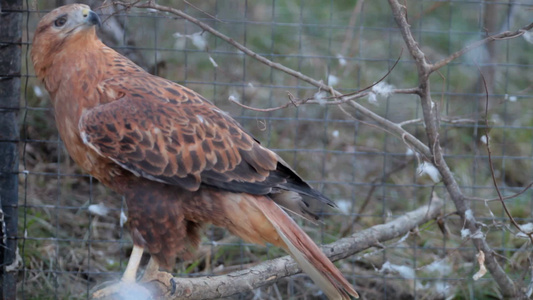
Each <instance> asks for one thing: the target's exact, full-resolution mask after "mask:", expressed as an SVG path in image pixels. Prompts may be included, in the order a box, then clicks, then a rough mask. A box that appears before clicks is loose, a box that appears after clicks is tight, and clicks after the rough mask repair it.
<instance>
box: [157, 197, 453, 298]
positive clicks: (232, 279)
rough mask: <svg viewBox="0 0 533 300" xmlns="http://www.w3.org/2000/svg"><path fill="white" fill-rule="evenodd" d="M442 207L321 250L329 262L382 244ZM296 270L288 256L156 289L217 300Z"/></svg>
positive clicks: (426, 208) (167, 294) (430, 217)
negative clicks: (173, 288)
mask: <svg viewBox="0 0 533 300" xmlns="http://www.w3.org/2000/svg"><path fill="white" fill-rule="evenodd" d="M443 205H444V201H442V200H440V199H436V200H433V201H432V203H431V205H427V206H423V207H420V208H418V209H416V210H414V211H411V212H408V213H406V214H405V215H403V216H401V217H399V218H397V219H395V220H393V221H390V222H388V223H385V224H380V225H376V226H373V227H371V228H368V229H365V230H363V231H360V232H358V233H355V234H353V235H352V236H350V237H346V238H342V239H340V240H338V241H336V242H334V243H331V244H329V245H325V246H323V247H322V250H323V251H324V253H326V255H327V256H328V257H329V258H330V259H331V260H332V261H337V260H339V259H343V258H346V257H348V256H350V255H353V254H355V253H358V252H361V251H363V250H365V249H368V248H371V247H374V246H376V245H380V244H381V243H382V242H384V241H388V240H391V239H394V238H398V237H401V236H404V235H405V234H407V233H408V232H409V231H410V230H412V229H413V228H416V227H417V226H419V225H421V224H424V223H426V222H428V221H430V220H433V219H436V218H437V217H438V216H440V215H441V214H442V207H443ZM300 271H301V270H300V269H299V267H298V265H297V264H296V263H295V262H294V260H293V259H292V258H291V257H290V256H284V257H281V258H277V259H273V260H269V261H267V262H264V263H261V264H258V265H256V266H254V267H251V268H248V269H245V270H241V271H236V272H232V273H229V274H226V275H220V276H208V277H197V278H174V280H175V283H176V285H175V287H176V293H175V294H173V295H171V294H170V291H171V289H172V286H169V284H168V283H167V282H161V284H160V285H158V287H159V292H160V293H161V294H162V295H164V299H218V298H222V297H229V296H231V295H235V294H238V293H243V292H246V291H250V290H253V289H256V288H259V287H262V286H265V285H269V284H272V283H274V282H276V281H277V280H279V279H280V278H283V277H287V276H291V275H294V274H297V273H299V272H300Z"/></svg>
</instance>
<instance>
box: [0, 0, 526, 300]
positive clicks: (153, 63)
mask: <svg viewBox="0 0 533 300" xmlns="http://www.w3.org/2000/svg"><path fill="white" fill-rule="evenodd" d="M68 2H69V1H68V0H55V1H51V0H46V1H32V0H26V1H20V0H19V1H15V0H2V7H1V9H2V11H1V13H2V21H1V22H0V23H1V24H0V28H2V30H1V32H0V37H1V39H2V40H1V41H0V43H1V47H0V53H2V55H1V56H2V57H1V58H0V61H1V62H2V64H1V66H0V67H1V68H0V73H1V74H0V78H1V80H0V85H1V86H2V89H1V91H2V93H1V94H0V96H1V97H2V98H1V100H0V101H1V102H0V106H1V107H0V116H1V117H0V130H1V131H2V132H0V139H1V140H0V162H1V164H2V165H1V166H0V167H1V168H0V170H1V172H2V173H1V174H0V178H1V179H2V182H1V183H0V186H1V187H0V192H1V194H0V197H1V198H0V200H1V203H2V214H1V216H0V217H1V218H2V225H3V227H2V247H1V249H0V253H1V254H2V273H1V279H2V289H3V297H4V298H5V299H9V298H14V297H16V298H18V299H67V298H68V299H78V298H89V297H90V292H91V289H93V288H94V287H95V286H96V285H97V284H100V283H102V282H105V281H108V280H116V279H118V278H119V277H120V275H121V273H122V272H123V270H124V268H125V263H126V262H127V258H128V256H129V252H130V251H131V249H132V242H131V239H130V237H129V235H128V234H127V231H126V230H125V229H124V228H123V226H122V221H121V220H123V219H122V218H123V215H124V214H127V208H126V207H125V203H124V201H123V200H122V197H121V196H120V195H117V194H115V193H113V192H111V191H110V190H109V189H107V188H105V187H104V186H102V185H101V184H100V183H99V182H97V180H95V179H93V178H92V177H90V176H89V175H87V174H85V173H83V172H81V171H80V169H79V168H78V167H77V166H76V165H75V164H74V162H73V161H72V160H71V159H70V158H69V156H68V154H67V152H66V150H65V148H64V145H63V144H62V142H61V139H60V137H59V135H58V132H57V129H56V126H55V122H54V115H53V111H52V109H51V104H50V98H49V95H48V93H47V92H46V90H45V89H44V86H43V85H42V84H41V83H40V82H38V80H37V78H36V77H35V75H34V71H33V66H32V63H31V59H30V57H29V51H30V49H31V41H32V38H33V35H34V30H35V28H36V24H37V22H38V20H39V19H40V18H41V17H42V16H44V14H45V13H46V12H48V11H50V10H51V9H53V8H55V7H57V6H59V5H62V4H66V3H68ZM84 2H85V3H87V4H89V5H90V6H91V7H92V8H93V10H95V11H96V12H97V13H99V14H100V15H101V16H102V20H103V21H104V22H103V26H102V27H101V29H99V31H98V34H99V36H100V37H101V38H102V40H103V41H104V42H105V43H106V44H107V45H108V46H110V47H112V48H114V49H116V50H117V51H119V52H121V53H122V54H124V55H126V56H127V57H129V58H130V59H132V60H133V61H134V62H135V63H137V64H139V65H140V66H141V67H143V68H145V69H146V70H147V71H149V72H151V73H153V74H157V75H159V76H161V77H165V78H167V79H170V80H173V81H176V82H178V83H180V84H183V85H185V86H187V87H189V88H192V89H193V90H195V91H197V92H199V93H200V94H202V95H203V96H205V97H206V98H208V99H210V100H211V101H213V102H214V103H215V104H216V105H217V106H219V107H220V108H221V109H223V110H225V111H228V112H229V113H230V114H231V115H232V116H233V117H235V118H236V119H237V120H238V121H239V122H240V123H241V124H242V125H243V127H244V128H246V130H248V131H249V132H250V133H251V134H253V135H254V136H255V137H256V138H257V139H258V140H260V141H261V142H262V143H263V144H264V145H266V146H267V147H269V148H271V149H273V150H275V151H276V152H277V153H278V154H279V155H280V156H282V157H283V158H284V159H285V160H286V161H287V162H288V163H289V164H290V165H291V166H292V167H293V168H294V169H295V170H296V171H297V172H298V173H299V174H300V175H301V176H302V177H303V178H305V179H307V180H309V182H310V183H311V184H312V185H313V186H314V187H316V188H318V189H319V190H320V191H322V192H323V193H324V194H325V195H327V196H328V197H330V198H331V199H333V200H334V201H335V202H336V203H337V204H338V206H339V208H338V209H334V210H330V211H327V213H326V214H325V216H324V222H323V223H320V224H311V223H309V222H305V221H302V220H298V222H299V224H300V225H301V226H302V227H303V228H304V229H305V230H306V231H307V232H308V233H309V235H310V236H311V237H312V238H313V239H314V240H315V241H316V242H317V243H319V244H327V243H331V242H334V241H336V240H338V239H340V238H341V237H343V236H348V235H351V234H353V233H356V232H359V231H361V230H364V229H366V228H369V227H371V226H374V225H377V224H382V223H384V222H388V221H391V220H394V219H395V218H397V217H399V216H402V215H404V214H405V213H407V212H409V211H412V210H415V209H416V208H419V207H421V206H423V205H427V204H428V203H429V202H431V201H438V199H443V200H444V201H445V205H444V208H443V212H442V214H441V215H440V218H439V219H438V220H436V219H435V220H432V221H429V222H427V223H424V224H420V226H418V227H417V228H416V229H413V230H410V231H408V232H406V234H405V235H403V236H401V237H398V238H395V239H393V240H389V241H385V242H382V243H378V242H376V243H374V244H373V246H374V247H371V248H369V249H367V250H364V251H362V252H359V253H356V254H354V255H352V256H349V257H348V258H346V259H343V260H341V261H340V262H338V263H337V266H338V267H339V268H340V270H341V271H342V272H343V274H344V275H345V276H346V277H347V278H348V279H349V280H350V281H351V282H353V283H354V285H355V287H356V289H357V290H358V291H359V292H360V293H361V294H362V296H363V298H364V299H445V298H446V299H452V298H453V299H489V298H490V299H492V298H502V297H504V296H503V292H502V290H501V288H500V286H499V284H498V282H497V280H495V279H494V278H493V277H492V276H491V275H490V272H489V273H487V274H485V275H483V276H481V277H480V278H479V279H477V280H474V279H473V276H474V275H475V274H478V275H482V274H480V273H479V271H480V269H482V268H483V266H482V264H480V263H479V260H478V258H479V256H476V255H479V252H478V250H477V249H476V248H475V247H474V243H473V239H476V237H475V236H474V237H473V236H472V234H471V233H469V232H467V229H465V226H464V225H465V224H464V222H463V221H462V219H461V218H460V217H459V216H458V215H457V214H456V213H455V212H456V211H457V209H456V207H455V206H454V202H453V201H451V199H450V194H449V193H448V190H447V189H446V187H445V185H444V184H443V182H442V178H441V176H440V174H439V173H438V171H437V169H436V168H435V166H434V165H433V164H431V163H430V162H429V161H427V160H426V159H425V158H424V157H423V156H422V155H420V154H418V152H417V151H416V149H413V147H411V146H409V144H408V143H407V142H406V141H405V137H404V136H399V135H398V134H396V133H394V132H391V131H390V130H383V127H382V126H381V125H380V124H379V123H376V122H375V121H374V120H372V119H371V118H368V116H367V115H366V114H364V113H362V112H361V110H358V109H354V107H353V106H351V105H350V104H349V103H344V104H340V105H327V103H326V102H328V101H336V100H335V99H329V98H327V97H328V96H329V94H328V91H326V90H322V89H318V88H317V87H316V86H313V85H311V84H309V83H308V82H306V81H305V80H302V78H296V77H294V76H291V75H289V74H287V73H285V72H282V71H280V70H277V69H276V68H274V67H272V66H267V65H265V64H262V63H260V62H259V61H257V60H256V59H254V58H253V57H250V56H247V55H246V54H245V53H243V52H242V51H240V50H238V49H236V48H235V47H234V46H232V45H230V44H229V43H227V42H225V41H223V40H221V39H219V38H217V37H215V36H213V34H211V33H209V32H206V31H203V30H202V29H200V28H199V27H198V26H196V25H194V24H192V23H191V22H188V21H185V20H184V19H183V18H179V17H177V16H175V15H172V14H170V13H164V12H161V11H157V10H153V9H140V8H129V9H124V8H125V7H124V6H123V5H119V4H118V3H114V2H113V1H84ZM157 2H158V4H160V5H166V6H170V7H174V8H178V9H180V10H182V11H183V12H185V13H187V14H189V15H191V16H193V17H194V18H197V19H198V20H200V21H202V22H204V23H206V24H207V25H209V26H211V27H212V28H214V29H215V30H217V31H219V32H221V33H224V34H225V35H227V36H229V37H231V38H232V39H233V40H235V41H237V42H239V43H241V44H242V45H244V46H245V47H247V48H249V49H251V50H252V51H254V52H255V53H257V54H259V55H261V56H264V57H265V58H267V59H269V60H271V61H273V62H274V63H279V64H282V65H284V66H286V67H288V68H291V69H293V70H295V71H297V72H300V73H301V74H304V75H306V76H309V77H311V78H313V79H315V80H322V82H323V83H325V84H327V85H330V86H332V87H333V88H335V89H336V90H338V91H340V92H341V93H343V94H347V93H353V92H356V91H358V90H360V89H363V88H366V87H369V86H371V85H372V84H374V83H376V82H378V81H380V79H381V78H382V77H383V76H384V75H386V74H387V72H388V71H389V70H391V69H392V71H390V74H388V75H387V76H386V77H385V78H384V79H383V80H382V81H380V82H379V83H378V84H377V85H375V86H373V87H371V88H370V89H368V90H367V91H368V94H367V96H366V97H362V98H359V99H356V100H354V101H357V102H358V103H359V104H361V105H362V106H364V107H366V108H367V109H369V110H370V111H373V112H374V113H376V114H378V115H379V116H381V117H383V118H385V119H388V120H390V121H392V122H395V123H398V124H401V125H402V128H403V129H405V130H406V131H407V132H409V133H411V134H412V135H413V136H414V137H416V138H418V139H420V140H421V141H422V142H423V143H425V144H428V137H427V135H426V128H425V126H424V122H423V111H422V106H421V104H420V98H419V97H418V96H416V95H413V94H403V93H395V92H394V91H395V90H398V89H408V88H414V87H416V86H417V84H418V77H417V69H416V62H415V61H414V60H413V58H412V57H411V56H410V55H409V53H408V51H407V48H406V44H405V42H404V40H403V39H402V35H401V33H400V30H399V28H398V25H397V24H396V22H395V20H394V17H393V15H392V13H391V8H390V6H389V5H388V2H386V1H364V0H358V1H333V0H312V1H304V0H292V1H276V0H271V1H252V0H247V1H241V0H209V1H189V2H187V1H179V2H174V1H157ZM400 2H402V4H403V5H405V7H406V9H407V12H408V14H407V15H408V22H409V23H410V25H411V26H410V29H411V31H412V33H413V35H414V38H415V39H416V41H417V42H418V44H419V45H420V47H421V50H422V51H423V52H424V54H425V56H426V58H427V59H428V61H430V62H436V61H440V60H441V59H444V58H446V57H448V56H449V55H451V54H452V53H454V52H456V51H458V50H460V49H462V48H465V47H466V46H468V45H471V44H473V43H475V42H476V41H479V40H482V39H484V38H485V37H487V36H488V35H493V34H497V33H499V32H503V31H506V30H511V31H514V30H516V29H519V28H521V27H523V26H525V25H527V24H528V23H530V22H531V14H532V11H533V2H532V1H489V0H486V1H482V0H472V1H466V0H465V1H459V0H450V1H430V0H427V1H424V0H408V1H400ZM8 21H9V22H8ZM11 22H14V23H11ZM17 22H18V23H17ZM8 23H9V25H8ZM10 26H11V27H10ZM532 43H533V35H531V33H530V32H526V33H525V34H524V35H522V36H521V37H517V38H513V39H504V40H497V41H493V42H490V43H486V44H483V45H482V46H480V47H477V48H476V49H474V50H472V51H470V52H468V53H466V54H464V55H462V56H460V57H458V58H457V59H455V60H453V61H451V62H450V63H449V64H447V65H446V66H444V67H443V68H441V69H440V70H439V71H438V72H436V73H434V74H432V75H431V77H430V81H431V95H432V97H433V100H434V104H435V105H436V106H438V114H439V116H440V128H439V141H440V144H441V147H442V149H443V152H444V158H445V160H446V162H447V164H448V165H449V167H450V169H451V172H452V174H453V176H454V178H455V180H456V181H457V183H458V184H459V187H460V189H461V192H462V193H463V194H464V195H465V196H466V198H465V199H464V201H465V202H468V203H469V204H470V206H471V211H470V212H469V213H470V214H472V215H473V216H475V217H476V218H477V222H478V225H479V227H480V230H481V234H482V237H483V239H484V240H485V241H486V243H487V244H488V245H490V247H491V249H492V250H493V251H494V253H495V254H496V255H497V261H498V263H499V264H500V265H501V266H502V268H503V270H504V272H505V274H506V275H507V276H508V278H510V279H511V280H512V281H513V282H515V283H516V284H517V285H518V286H520V287H521V289H522V292H525V293H529V294H531V291H532V283H531V282H532V275H531V273H532V271H533V269H532V261H531V242H530V240H529V238H527V235H526V234H524V233H523V232H520V231H519V230H518V229H517V228H516V227H514V226H513V225H512V224H511V222H510V218H509V217H508V215H507V214H506V213H505V211H504V209H503V206H502V203H501V201H499V200H498V199H497V198H498V194H497V191H496V188H495V186H494V182H493V179H494V181H495V182H496V183H497V185H498V187H499V190H500V192H501V193H502V197H509V196H514V197H509V199H507V200H505V203H506V205H507V208H508V210H509V213H510V215H512V217H513V218H514V220H515V221H516V222H517V224H519V225H521V226H522V227H521V228H522V229H523V231H525V232H529V231H532V230H533V219H532V209H533V193H532V192H531V190H530V189H529V186H530V182H531V181H532V178H533V176H532V175H533V157H532V155H533V130H532V129H533V85H532V80H531V78H533V55H532V53H533V44H532ZM402 51H403V52H402ZM398 57H400V58H399V61H398V63H397V65H396V66H395V67H394V68H392V67H393V66H394V64H395V62H396V60H397V59H398ZM10 68H11V69H10ZM13 68H14V69H13ZM19 91H20V94H18V92H19ZM13 93H15V95H13ZM289 93H290V95H291V96H290V97H289V96H288V95H289ZM306 98H313V99H314V101H310V102H314V103H307V104H301V105H298V106H297V107H296V105H294V104H293V103H291V101H298V100H301V99H306ZM19 99H20V102H19ZM229 99H231V100H234V101H235V102H238V103H240V104H243V105H246V106H249V107H254V108H262V109H264V108H274V107H278V106H284V105H285V106H286V107H285V108H282V109H278V110H270V111H257V110H252V109H248V108H245V107H243V106H241V105H238V104H235V103H234V102H232V101H229ZM291 99H292V100H291ZM287 103H288V104H289V105H286V104H287ZM486 108H487V109H486ZM487 124H488V125H489V127H487ZM19 131H20V134H19ZM487 145H490V152H489V151H488V148H487ZM433 146H434V145H433ZM489 154H490V157H489ZM489 158H490V160H489ZM490 162H492V166H493V171H492V170H491V167H490V166H491V164H490ZM17 164H18V166H17ZM17 193H18V196H17ZM517 193H518V194H517ZM467 217H468V216H467ZM204 231H205V235H204V237H203V240H202V243H201V247H200V248H199V250H198V255H197V257H196V258H195V259H194V260H192V261H179V262H178V263H177V264H176V267H175V269H174V270H173V272H174V273H175V274H176V276H193V277H194V276H205V275H219V274H225V273H228V272H231V271H235V270H239V269H245V268H248V267H250V266H252V265H254V264H256V263H258V262H260V261H265V260H267V259H270V258H274V257H278V256H281V255H285V253H284V252H283V251H282V250H280V249H277V248H275V247H271V246H268V247H266V248H265V247H262V246H256V245H252V244H247V243H245V242H243V241H241V240H239V239H238V238H236V237H234V236H232V235H230V234H229V233H227V232H226V231H224V230H222V229H220V228H216V227H206V229H205V230H204ZM474 242H475V241H474ZM146 262H147V257H144V259H143V261H142V264H143V266H144V265H145V264H146ZM14 282H16V287H15V285H14ZM233 297H235V298H238V299H270V298H277V299H289V298H290V299H322V298H324V297H325V296H323V294H322V293H321V292H320V290H319V289H318V288H317V287H316V286H315V285H314V284H313V283H312V281H310V280H309V279H308V277H307V276H305V275H301V274H300V275H296V276H292V277H289V278H284V279H282V280H280V281H278V282H276V283H275V284H273V285H269V286H266V287H263V288H260V289H257V290H254V291H251V292H246V293H242V294H240V295H236V296H233Z"/></svg>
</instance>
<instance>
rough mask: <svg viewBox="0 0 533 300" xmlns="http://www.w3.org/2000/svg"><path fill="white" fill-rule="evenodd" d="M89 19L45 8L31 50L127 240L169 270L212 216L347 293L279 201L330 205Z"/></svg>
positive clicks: (69, 138)
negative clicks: (111, 194)
mask: <svg viewBox="0 0 533 300" xmlns="http://www.w3.org/2000/svg"><path fill="white" fill-rule="evenodd" d="M96 24H99V18H98V16H97V15H96V14H95V13H94V12H92V11H91V10H90V9H89V7H88V6H86V5H82V4H73V5H67V6H63V7H60V8H57V9H55V10H53V11H52V12H50V13H49V14H47V15H46V16H44V17H43V18H42V20H41V21H40V23H39V25H38V27H37V30H36V32H35V37H34V40H33V48H32V53H31V56H32V59H33V62H34V67H35V72H36V74H37V76H38V77H39V78H40V79H42V80H43V82H44V84H45V86H46V89H47V90H48V92H49V93H50V95H51V97H52V103H53V106H54V109H55V113H56V123H57V126H58V129H59V133H60V135H61V138H62V139H63V141H64V143H65V146H66V148H67V150H68V152H69V154H70V156H71V157H72V158H73V159H74V160H75V161H76V163H78V164H79V165H80V166H81V167H82V168H83V169H84V170H85V171H87V172H88V173H90V174H91V175H93V176H94V177H96V178H97V179H98V180H99V181H101V182H102V183H104V184H105V185H107V186H108V187H110V188H111V189H113V190H115V191H117V192H118V193H121V194H123V195H125V197H126V202H127V206H128V226H129V229H130V231H131V235H132V238H133V242H134V244H135V245H136V247H142V248H144V249H146V250H147V251H148V252H149V253H150V254H151V255H152V257H153V258H154V259H155V260H156V262H157V263H158V264H159V265H161V266H162V267H165V268H170V267H171V266H172V265H173V264H174V262H175V258H176V257H177V256H179V257H183V258H189V257H192V255H193V254H194V251H195V250H196V248H197V246H198V243H199V241H200V229H201V226H202V224H204V223H212V224H215V225H217V226H222V227H225V228H227V229H229V230H230V231H231V232H232V233H234V234H236V235H238V236H240V237H241V238H243V239H244V240H247V241H250V242H253V243H257V244H264V243H266V242H268V243H272V244H274V245H277V246H279V247H282V248H284V249H285V250H287V251H288V252H289V253H290V254H291V255H292V256H293V257H294V258H295V260H296V261H297V262H298V263H299V264H300V266H301V267H302V269H303V270H304V271H305V272H306V273H308V274H309V275H310V276H311V277H312V278H313V280H315V282H316V283H317V284H318V285H319V286H320V287H321V288H322V289H323V290H324V292H325V293H326V294H327V295H328V296H329V297H330V298H339V299H349V296H348V294H350V295H352V296H357V293H356V292H355V290H354V289H353V287H352V286H351V285H350V284H349V283H348V282H347V281H346V279H345V278H344V277H343V276H342V274H341V273H340V272H339V270H338V269H337V268H336V267H335V266H334V265H333V264H332V263H331V262H330V261H329V260H328V259H327V257H326V256H325V255H324V254H323V253H322V252H321V251H320V249H319V248H318V247H317V246H316V245H315V244H314V243H313V241H312V240H311V239H310V238H309V237H308V236H307V235H306V234H305V233H304V232H303V231H302V230H301V229H300V228H299V227H298V226H297V225H296V223H295V222H294V221H293V220H292V219H291V218H290V217H289V216H288V215H287V214H286V213H285V212H284V211H283V210H282V209H281V208H280V205H281V206H283V207H285V208H286V209H288V210H290V211H292V212H294V213H296V214H299V215H301V216H303V217H306V218H309V219H317V218H318V217H317V213H318V210H319V209H320V207H321V206H322V205H323V204H327V205H329V206H334V204H333V202H331V201H330V200H329V199H328V198H326V197H325V196H323V195H322V194H321V193H319V192H317V191H316V190H314V189H313V188H312V187H310V186H309V185H308V184H307V183H306V182H305V181H303V180H302V179H301V178H300V177H299V176H298V175H297V174H296V173H295V172H294V171H293V170H292V169H291V168H290V167H289V166H288V165H287V164H286V163H285V162H284V161H283V160H282V159H281V158H280V157H279V156H278V155H276V154H275V153H274V152H272V151H270V150H269V149H267V148H265V147H263V146H261V145H260V144H259V142H258V141H256V140H255V139H254V138H253V137H251V136H250V135H249V134H247V133H246V132H245V131H244V130H243V128H242V127H241V126H240V125H239V124H238V123H237V122H236V121H235V120H233V119H232V118H231V117H230V116H229V115H227V114H226V113H224V112H222V111H221V110H219V109H218V108H216V107H215V106H214V105H212V104H211V103H210V102H209V101H208V100H206V99H205V98H203V97H202V96H200V95H199V94H197V93H196V92H194V91H192V90H190V89H188V88H186V87H184V86H181V85H178V84H176V83H174V82H171V81H169V80H166V79H163V78H160V77H157V76H154V75H151V74H149V73H147V72H145V71H144V70H142V69H141V68H140V67H138V66H137V65H135V64H134V63H133V62H131V61H130V60H128V59H127V58H125V57H123V56H122V55H120V54H118V53H117V52H115V51H114V50H112V49H110V48H108V47H107V46H105V45H104V44H103V43H102V42H101V41H100V40H99V39H98V37H97V36H96V33H95V26H94V25H96ZM141 252H142V251H141ZM130 262H131V261H130ZM136 264H137V263H136V262H132V265H133V267H132V269H133V270H134V271H133V278H134V273H135V271H136V270H137V265H136ZM128 266H129V265H128ZM129 269H130V268H129V267H128V268H127V272H129V271H128V270H129ZM124 276H125V277H126V274H125V275H124ZM128 276H129V277H128V278H131V274H130V275H128Z"/></svg>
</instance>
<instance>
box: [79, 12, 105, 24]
mask: <svg viewBox="0 0 533 300" xmlns="http://www.w3.org/2000/svg"><path fill="white" fill-rule="evenodd" d="M82 13H83V16H84V17H85V22H87V23H88V24H90V25H98V27H100V26H102V22H101V21H100V17H99V16H98V14H97V13H95V12H94V11H92V10H90V9H87V8H85V9H83V11H82Z"/></svg>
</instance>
